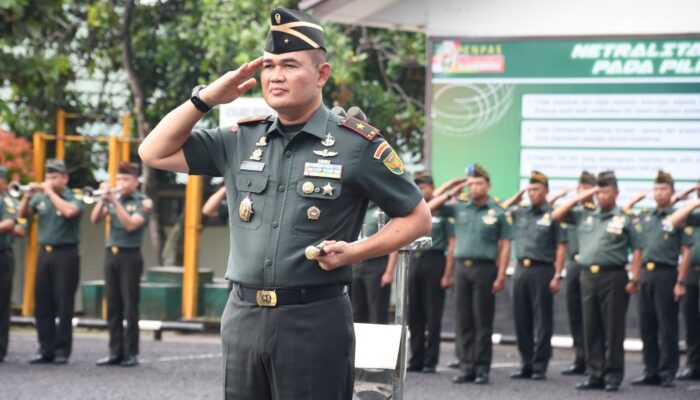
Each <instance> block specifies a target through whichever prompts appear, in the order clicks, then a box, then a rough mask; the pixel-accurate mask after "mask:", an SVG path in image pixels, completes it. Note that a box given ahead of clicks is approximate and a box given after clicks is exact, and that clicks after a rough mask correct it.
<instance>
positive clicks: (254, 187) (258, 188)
mask: <svg viewBox="0 0 700 400" xmlns="http://www.w3.org/2000/svg"><path fill="white" fill-rule="evenodd" d="M269 179H270V177H269V176H268V175H264V174H247V173H240V174H238V176H236V189H238V191H239V192H250V193H262V192H263V191H265V188H266V187H267V181H268V180H269Z"/></svg>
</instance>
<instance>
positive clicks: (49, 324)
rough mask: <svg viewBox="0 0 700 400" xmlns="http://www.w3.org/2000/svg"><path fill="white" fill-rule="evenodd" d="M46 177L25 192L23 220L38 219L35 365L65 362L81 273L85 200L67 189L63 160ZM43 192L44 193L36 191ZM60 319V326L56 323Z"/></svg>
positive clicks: (50, 163) (47, 168)
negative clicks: (81, 240)
mask: <svg viewBox="0 0 700 400" xmlns="http://www.w3.org/2000/svg"><path fill="white" fill-rule="evenodd" d="M45 174H46V179H45V180H44V182H43V183H41V184H36V185H32V188H31V189H30V190H28V191H27V192H25V194H24V196H23V197H22V201H21V202H20V206H19V210H20V214H21V215H22V216H25V217H27V216H29V215H31V214H33V213H36V214H38V215H39V257H38V260H37V266H36V282H35V287H34V290H35V292H34V302H35V311H34V317H35V319H36V329H37V334H38V337H39V346H40V348H39V353H38V354H37V355H36V356H35V357H34V358H32V359H31V360H30V362H31V363H33V364H45V363H56V364H66V363H67V362H68V358H69V357H70V353H71V348H72V344H73V326H72V320H73V304H74V302H75V292H76V290H77V289H78V278H79V275H80V255H79V254H78V242H79V241H80V216H81V215H82V212H83V208H84V206H83V202H82V201H81V200H80V198H78V197H77V196H76V195H75V194H73V192H72V191H71V190H70V189H69V188H68V187H67V186H66V185H67V184H68V171H67V169H66V164H65V163H64V162H63V161H62V160H53V159H50V160H47V161H46V166H45ZM38 190H42V191H43V193H38V194H37V193H36V192H37V191H38ZM56 318H58V320H59V322H58V326H57V325H56V322H55V321H56Z"/></svg>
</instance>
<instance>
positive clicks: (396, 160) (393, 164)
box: [382, 147, 404, 175]
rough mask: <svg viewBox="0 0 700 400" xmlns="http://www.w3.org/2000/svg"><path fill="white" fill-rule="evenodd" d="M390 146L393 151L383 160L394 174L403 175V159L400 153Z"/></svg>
mask: <svg viewBox="0 0 700 400" xmlns="http://www.w3.org/2000/svg"><path fill="white" fill-rule="evenodd" d="M389 148H390V149H391V151H390V152H389V154H387V156H386V157H384V159H383V160H382V162H383V163H384V166H385V167H386V168H387V169H388V170H389V171H391V173H392V174H394V175H403V172H404V166H403V161H401V157H399V155H398V154H396V151H394V149H392V148H391V147H389Z"/></svg>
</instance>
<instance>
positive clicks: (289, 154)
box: [284, 150, 292, 158]
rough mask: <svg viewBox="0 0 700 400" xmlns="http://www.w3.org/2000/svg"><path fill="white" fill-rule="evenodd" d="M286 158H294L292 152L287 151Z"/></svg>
mask: <svg viewBox="0 0 700 400" xmlns="http://www.w3.org/2000/svg"><path fill="white" fill-rule="evenodd" d="M284 156H285V157H287V158H289V157H291V156H292V152H291V151H289V150H287V151H285V152H284Z"/></svg>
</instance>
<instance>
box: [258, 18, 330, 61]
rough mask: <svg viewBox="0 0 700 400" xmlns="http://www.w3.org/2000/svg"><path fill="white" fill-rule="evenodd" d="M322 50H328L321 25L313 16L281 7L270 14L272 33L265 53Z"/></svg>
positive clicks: (268, 35)
mask: <svg viewBox="0 0 700 400" xmlns="http://www.w3.org/2000/svg"><path fill="white" fill-rule="evenodd" d="M314 49H322V50H324V51H325V50H326V42H325V40H324V38H323V27H322V26H321V23H320V22H319V21H318V20H317V19H316V18H314V17H312V16H311V15H309V14H307V13H305V12H303V11H299V10H290V9H288V8H284V7H279V8H275V9H274V10H272V12H271V13H270V31H269V32H268V33H267V40H266V42H265V51H266V52H268V53H272V54H284V53H291V52H293V51H304V50H314Z"/></svg>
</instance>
